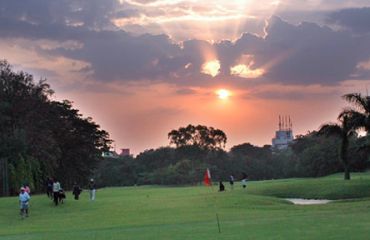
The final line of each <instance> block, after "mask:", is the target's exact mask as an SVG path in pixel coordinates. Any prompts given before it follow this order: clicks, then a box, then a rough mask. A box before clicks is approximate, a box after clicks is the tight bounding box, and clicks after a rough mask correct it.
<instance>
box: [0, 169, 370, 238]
mask: <svg viewBox="0 0 370 240" xmlns="http://www.w3.org/2000/svg"><path fill="white" fill-rule="evenodd" d="M369 175H370V174H369V173H362V174H354V175H353V179H352V180H351V181H346V182H345V181H344V180H342V175H333V176H329V177H324V178H317V179H285V180H270V181H258V182H250V183H249V184H248V187H247V189H246V190H245V189H242V188H241V186H240V185H239V184H236V186H235V189H234V190H230V188H229V185H228V184H225V186H226V192H217V187H216V186H215V187H213V188H210V187H203V186H195V187H155V186H139V187H122V188H105V189H99V190H98V191H97V200H96V201H95V202H89V201H88V192H86V191H84V192H83V193H82V195H81V199H80V200H79V201H75V200H74V199H73V198H72V195H71V193H70V192H68V193H67V200H66V202H65V203H64V204H62V205H60V206H58V207H55V206H54V205H53V204H52V201H51V200H49V199H48V198H47V197H46V195H34V196H32V199H31V207H30V217H29V218H26V219H24V220H21V218H20V216H19V214H18V200H17V198H16V197H9V198H0V211H1V214H0V239H1V240H2V239H4V240H5V239H6V240H15V239H22V240H28V239H30V240H31V239H35V240H36V239H37V240H40V239H54V240H59V239H60V240H62V239H135V240H138V239H179V240H180V239H202V240H204V239H368V238H369V235H370V198H369V196H370V176H369ZM351 196H353V198H356V199H351V198H352V197H351ZM278 197H306V198H310V197H311V198H329V199H347V200H338V201H334V202H332V203H329V204H326V205H312V206H296V205H293V204H291V203H289V202H287V201H285V200H284V199H283V198H278ZM216 214H217V215H218V217H219V223H220V230H221V233H219V229H218V224H217V219H216Z"/></svg>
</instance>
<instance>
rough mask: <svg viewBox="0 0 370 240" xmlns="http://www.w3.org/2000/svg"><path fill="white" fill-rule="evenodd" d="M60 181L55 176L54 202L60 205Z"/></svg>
mask: <svg viewBox="0 0 370 240" xmlns="http://www.w3.org/2000/svg"><path fill="white" fill-rule="evenodd" d="M60 189H61V187H60V183H59V182H58V180H57V179H56V178H54V183H53V197H54V204H55V206H58V203H59V191H60Z"/></svg>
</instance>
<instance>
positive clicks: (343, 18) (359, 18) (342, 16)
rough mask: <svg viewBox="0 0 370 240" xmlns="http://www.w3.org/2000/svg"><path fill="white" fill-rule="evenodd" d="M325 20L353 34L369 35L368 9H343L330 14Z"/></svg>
mask: <svg viewBox="0 0 370 240" xmlns="http://www.w3.org/2000/svg"><path fill="white" fill-rule="evenodd" d="M327 20H328V22H329V23H334V24H337V25H339V26H342V27H344V28H346V29H348V30H351V31H354V32H355V33H360V34H363V33H370V7H364V8H350V9H343V10H340V11H337V12H334V13H332V14H330V16H329V17H328V19H327Z"/></svg>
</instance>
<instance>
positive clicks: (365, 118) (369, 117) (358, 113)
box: [339, 93, 370, 133]
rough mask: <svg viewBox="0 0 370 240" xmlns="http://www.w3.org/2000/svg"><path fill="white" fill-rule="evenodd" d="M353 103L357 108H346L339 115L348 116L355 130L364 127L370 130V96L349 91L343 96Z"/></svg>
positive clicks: (367, 130)
mask: <svg viewBox="0 0 370 240" xmlns="http://www.w3.org/2000/svg"><path fill="white" fill-rule="evenodd" d="M343 98H344V99H345V100H347V101H348V102H350V103H352V104H353V105H354V106H355V109H353V108H348V109H345V110H344V111H343V112H342V113H341V114H340V115H339V117H342V116H348V117H349V118H350V119H351V122H352V124H353V128H354V129H355V130H359V129H364V130H365V131H366V132H367V133H369V132H370V96H362V95H361V93H349V94H346V95H344V96H343Z"/></svg>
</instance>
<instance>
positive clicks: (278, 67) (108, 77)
mask: <svg viewBox="0 0 370 240" xmlns="http://www.w3.org/2000/svg"><path fill="white" fill-rule="evenodd" d="M33 2H35V4H33ZM117 4H118V3H117V1H115V0H109V1H104V4H103V3H102V1H99V0H93V1H82V0H80V1H72V0H70V1H67V0H64V1H58V2H57V3H55V2H54V1H46V0H38V1H32V3H31V1H25V4H23V5H22V4H21V3H18V2H17V1H14V2H13V1H5V2H4V1H2V2H1V5H0V13H1V14H0V38H23V39H30V40H37V39H49V40H54V41H61V42H63V41H67V40H73V41H77V42H78V43H80V45H81V47H78V48H73V49H66V48H63V47H60V48H56V49H51V50H48V49H42V48H40V49H38V51H39V52H40V53H42V54H51V55H55V56H64V57H67V58H70V59H74V60H80V61H83V62H86V63H87V64H88V65H89V67H87V68H86V67H85V68H84V69H81V72H85V73H86V74H90V77H91V78H93V79H95V80H98V81H137V80H153V81H167V82H171V83H176V84H180V85H185V86H192V85H203V84H217V83H221V84H222V83H228V84H235V85H248V84H257V83H266V82H270V83H273V82H276V83H283V84H295V85H297V84H300V85H311V84H322V85H333V84H337V83H339V82H341V81H343V80H347V79H350V78H351V77H353V76H361V77H364V76H366V73H367V72H366V69H365V70H364V69H360V70H361V73H360V72H359V68H357V66H358V64H359V63H360V62H366V61H368V60H369V59H370V39H369V37H368V36H366V35H363V36H362V35H353V34H352V33H351V32H349V31H334V30H332V29H331V28H329V27H325V26H319V25H317V24H315V23H307V22H304V23H301V24H299V25H293V24H290V23H288V22H286V21H283V20H282V19H280V18H279V17H272V18H271V19H269V21H268V26H267V28H266V33H267V35H266V36H265V37H262V36H259V35H253V34H250V33H245V34H243V35H242V36H241V37H240V38H239V39H237V40H236V41H235V42H232V41H227V40H225V41H222V42H217V43H210V42H207V41H202V40H196V39H194V40H187V41H184V42H182V43H181V44H180V43H175V42H173V41H172V40H171V39H170V38H169V37H168V36H166V35H152V34H144V35H140V36H135V35H133V34H130V33H128V32H125V31H122V30H117V29H114V28H112V25H111V23H110V18H111V17H112V16H117V14H118V15H120V14H121V15H122V16H129V15H130V14H136V12H135V10H129V9H130V8H126V9H127V12H125V11H124V9H122V6H121V5H117ZM116 8H117V9H116ZM366 9H367V8H364V9H361V11H365V10H366ZM58 10H59V11H58ZM367 10H368V9H367ZM11 11H14V13H13V14H10V12H11ZM43 11H44V12H43ZM351 11H354V10H351ZM341 12H342V11H341ZM338 13H339V12H338ZM41 15H42V16H41ZM334 16H336V17H334ZM340 16H342V15H332V16H331V18H332V20H333V21H334V19H336V20H335V21H339V20H338V19H348V18H349V17H340ZM346 16H347V15H346ZM361 19H362V21H365V20H367V18H361ZM361 19H357V20H356V21H355V22H356V23H357V22H361V24H363V26H364V27H361V29H365V25H366V24H367V25H368V23H369V22H370V21H367V22H366V23H363V22H362V21H361ZM343 22H344V20H343ZM347 25H350V24H347ZM209 53H211V54H213V55H214V56H215V57H217V58H218V59H219V61H220V64H221V69H220V74H219V75H218V76H217V77H215V78H212V77H211V76H209V75H206V74H203V73H201V66H202V64H203V63H204V61H206V56H207V55H209ZM246 55H248V56H250V57H251V58H252V60H251V61H253V64H251V63H250V64H251V65H250V67H251V68H252V69H257V68H262V69H265V70H266V73H265V74H264V75H262V76H261V77H259V78H257V79H245V78H241V77H237V76H231V75H230V68H231V67H233V66H235V65H237V64H241V62H240V61H241V59H242V57H243V56H246ZM244 64H248V63H244Z"/></svg>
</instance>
